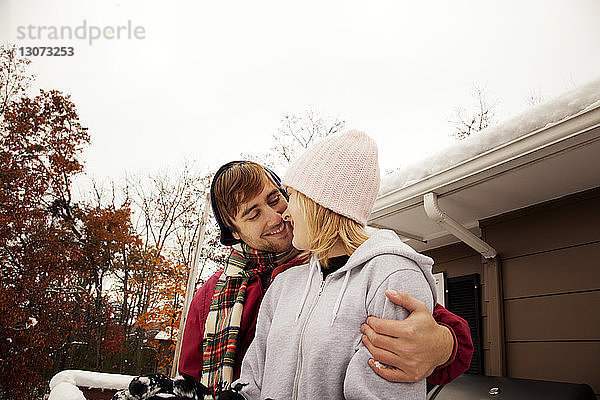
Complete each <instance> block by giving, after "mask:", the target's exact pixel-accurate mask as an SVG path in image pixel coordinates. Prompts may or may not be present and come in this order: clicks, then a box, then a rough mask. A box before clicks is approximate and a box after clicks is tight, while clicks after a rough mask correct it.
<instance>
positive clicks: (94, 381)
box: [48, 369, 134, 400]
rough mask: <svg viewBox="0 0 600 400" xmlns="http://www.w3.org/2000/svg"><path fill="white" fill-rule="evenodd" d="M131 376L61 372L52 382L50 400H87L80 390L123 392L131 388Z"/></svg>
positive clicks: (74, 371)
mask: <svg viewBox="0 0 600 400" xmlns="http://www.w3.org/2000/svg"><path fill="white" fill-rule="evenodd" d="M133 378H134V377H133V376H131V375H120V374H107V373H104V372H91V371H80V370H74V369H71V370H65V371H61V372H59V373H58V374H56V375H54V377H53V378H52V379H51V380H50V397H49V398H48V400H85V396H84V395H83V392H82V391H81V390H79V388H90V389H112V390H121V389H126V388H127V387H128V386H129V382H131V380H132V379H133Z"/></svg>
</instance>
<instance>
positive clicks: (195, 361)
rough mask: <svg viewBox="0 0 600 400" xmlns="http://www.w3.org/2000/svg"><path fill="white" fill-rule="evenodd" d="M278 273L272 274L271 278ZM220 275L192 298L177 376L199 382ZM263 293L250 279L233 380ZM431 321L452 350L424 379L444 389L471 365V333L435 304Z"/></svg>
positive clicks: (249, 337)
mask: <svg viewBox="0 0 600 400" xmlns="http://www.w3.org/2000/svg"><path fill="white" fill-rule="evenodd" d="M276 272H279V271H274V274H276ZM222 273H223V271H219V272H217V273H215V274H214V275H213V276H211V277H210V279H209V280H208V281H206V283H205V284H204V285H202V287H201V288H200V289H198V291H197V292H196V294H195V295H194V298H193V299H192V303H191V304H190V309H189V311H188V316H187V321H186V324H185V330H184V332H183V342H182V345H181V354H180V356H179V373H181V374H187V375H191V376H193V377H194V378H195V379H197V380H200V375H201V374H202V353H203V352H202V338H203V337H204V323H205V321H206V317H207V316H208V311H209V306H210V302H211V300H212V296H213V292H214V290H215V286H216V284H217V280H218V279H219V277H220V276H221V274H222ZM265 291H266V289H265V288H263V284H262V283H261V281H260V279H256V278H254V279H252V280H251V281H250V282H249V283H248V288H247V292H246V302H245V304H244V310H243V312H242V322H241V327H240V343H239V344H238V347H237V348H238V349H239V351H238V352H237V354H236V357H235V358H236V360H235V368H234V373H233V378H234V379H237V378H238V377H239V375H240V369H241V367H242V359H243V358H244V355H245V354H246V351H247V350H248V347H249V346H250V343H251V342H252V339H254V333H255V331H256V318H257V317H258V309H259V308H260V302H261V301H262V298H263V295H264V293H265ZM433 317H434V318H435V320H436V321H437V322H438V323H440V324H442V325H445V326H447V327H448V328H450V331H451V332H452V335H453V336H454V349H453V352H452V356H451V357H450V359H449V360H448V362H447V363H446V364H444V365H441V366H439V367H438V368H436V369H435V371H434V372H433V373H432V374H431V375H430V376H429V377H428V378H427V381H428V382H429V383H432V384H434V385H445V384H446V383H448V382H450V381H452V380H453V379H454V378H456V377H457V376H459V375H461V374H462V373H463V372H465V371H466V370H467V369H469V365H470V364H471V357H472V355H473V342H472V341H471V332H470V330H469V325H468V324H467V322H466V321H465V320H464V319H462V318H461V317H459V316H458V315H454V314H452V313H451V312H450V311H448V310H446V309H445V308H444V307H442V306H441V305H439V304H436V306H435V308H434V310H433Z"/></svg>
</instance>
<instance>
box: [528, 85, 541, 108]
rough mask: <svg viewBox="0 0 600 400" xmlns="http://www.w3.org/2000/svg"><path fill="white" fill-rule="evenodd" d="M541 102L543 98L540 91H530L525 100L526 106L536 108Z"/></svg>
mask: <svg viewBox="0 0 600 400" xmlns="http://www.w3.org/2000/svg"><path fill="white" fill-rule="evenodd" d="M543 101H544V96H543V95H542V92H541V91H540V90H536V89H532V90H531V92H529V95H528V96H527V98H526V102H527V104H528V105H530V106H531V107H533V106H537V105H538V104H541V103H542V102H543Z"/></svg>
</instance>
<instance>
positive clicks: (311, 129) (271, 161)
mask: <svg viewBox="0 0 600 400" xmlns="http://www.w3.org/2000/svg"><path fill="white" fill-rule="evenodd" d="M345 124H346V122H345V121H344V120H340V119H337V118H333V117H329V116H325V115H323V114H322V113H321V112H319V111H316V110H315V109H313V108H309V109H307V110H306V111H305V112H304V113H302V114H300V115H298V114H293V113H288V114H284V115H283V117H282V118H281V125H280V127H279V128H278V129H277V133H275V134H274V135H273V145H272V146H271V149H270V151H269V152H265V153H258V154H253V153H242V157H243V158H244V159H248V160H252V161H256V162H259V163H261V164H263V165H266V166H268V167H270V168H273V169H279V168H287V167H288V166H289V165H290V164H291V162H292V161H293V160H295V159H296V158H297V157H298V156H299V155H300V154H301V153H302V152H304V150H306V149H307V148H308V147H310V145H312V144H313V143H315V142H317V141H319V140H320V139H323V138H325V137H327V136H329V135H333V134H336V133H338V132H340V131H341V130H342V129H344V125H345Z"/></svg>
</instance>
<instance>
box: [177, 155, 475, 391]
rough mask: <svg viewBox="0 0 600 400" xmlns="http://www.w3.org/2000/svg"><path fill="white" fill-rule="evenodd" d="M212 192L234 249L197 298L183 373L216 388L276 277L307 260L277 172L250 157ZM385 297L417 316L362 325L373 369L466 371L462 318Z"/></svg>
mask: <svg viewBox="0 0 600 400" xmlns="http://www.w3.org/2000/svg"><path fill="white" fill-rule="evenodd" d="M210 194H211V203H212V209H213V213H214V215H215V219H216V220H217V222H218V224H219V227H220V229H221V243H222V244H224V245H227V246H232V250H231V253H230V255H229V257H228V260H227V263H226V265H225V266H224V270H223V271H219V272H217V273H216V274H215V275H213V276H212V277H211V278H210V279H209V280H208V281H207V282H206V283H205V284H204V285H203V286H202V287H201V288H200V289H199V290H198V291H197V292H196V294H195V296H194V299H193V300H192V304H191V306H190V310H189V312H188V317H187V323H186V327H185V331H184V336H183V343H182V348H181V355H180V360H179V373H181V374H183V375H189V376H192V377H194V378H195V379H197V380H200V381H201V383H202V384H203V385H205V386H206V387H208V388H209V390H210V391H211V392H213V393H218V392H219V391H220V390H222V389H228V388H229V386H230V384H231V382H233V380H235V379H236V378H237V377H238V376H239V372H240V366H241V361H242V359H243V357H244V354H245V352H246V350H247V349H248V346H249V345H250V342H251V341H252V339H253V337H254V332H255V327H256V317H257V315H258V309H259V307H260V302H261V300H262V297H263V295H264V293H265V291H266V289H267V287H268V286H269V284H270V282H271V281H272V279H274V277H275V276H276V275H277V274H278V273H281V272H283V271H284V270H285V269H287V268H289V267H291V266H295V265H301V264H304V263H306V261H307V256H306V254H302V253H300V252H298V251H297V250H296V249H294V248H293V247H292V245H291V242H292V229H291V226H290V224H289V223H288V222H285V221H284V220H283V218H282V216H281V214H282V213H283V212H284V211H285V209H286V207H287V201H286V197H285V190H284V189H283V188H282V187H281V183H280V181H279V178H278V177H277V176H276V175H275V174H274V173H273V172H272V171H270V170H268V169H266V168H264V167H262V166H261V165H259V164H256V163H252V162H247V161H234V162H230V163H227V164H225V165H223V166H222V167H221V168H220V169H219V170H218V171H217V173H216V174H215V177H214V178H213V182H212V185H211V192H210ZM386 295H387V296H388V298H389V299H390V300H391V301H393V302H394V303H396V304H398V305H400V306H403V307H405V308H407V309H408V310H409V311H410V312H411V314H410V315H409V317H408V318H407V319H405V320H403V321H390V320H382V319H379V318H375V317H369V318H368V319H367V321H366V323H365V324H363V325H362V326H361V327H360V329H361V331H362V332H363V333H364V336H363V343H364V344H365V346H366V347H367V349H368V350H369V351H370V353H371V354H372V355H373V357H374V359H372V360H370V361H369V364H370V366H371V368H372V369H373V371H374V373H376V374H378V375H380V376H381V377H383V378H385V379H387V380H389V381H394V382H416V381H418V380H421V379H423V378H425V377H428V382H429V383H431V384H445V383H448V382H449V381H451V380H452V379H454V378H455V377H457V376H458V375H460V374H462V373H463V372H464V371H466V370H467V369H468V367H469V364H470V361H471V356H472V353H473V344H472V342H471V337H470V332H469V327H468V325H467V323H466V322H465V321H464V320H463V319H462V318H460V317H458V316H456V315H454V314H452V313H450V312H449V311H447V310H446V309H444V308H443V307H442V306H440V305H439V304H438V305H437V306H436V308H435V310H434V315H433V317H432V315H431V314H430V313H429V311H428V310H427V308H426V306H425V305H424V304H423V303H421V302H419V301H417V300H415V299H413V298H411V297H410V296H408V295H406V294H403V293H396V292H393V291H388V292H387V293H386ZM434 317H435V320H434ZM436 320H437V322H436ZM358 328H359V327H357V329H358ZM383 364H385V365H387V366H390V367H386V366H385V365H383Z"/></svg>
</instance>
